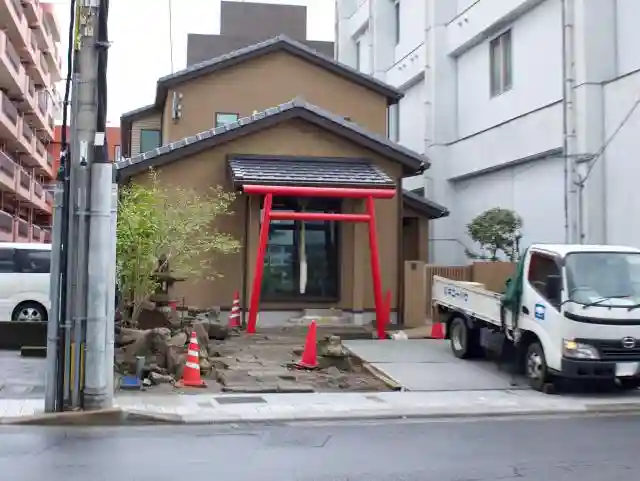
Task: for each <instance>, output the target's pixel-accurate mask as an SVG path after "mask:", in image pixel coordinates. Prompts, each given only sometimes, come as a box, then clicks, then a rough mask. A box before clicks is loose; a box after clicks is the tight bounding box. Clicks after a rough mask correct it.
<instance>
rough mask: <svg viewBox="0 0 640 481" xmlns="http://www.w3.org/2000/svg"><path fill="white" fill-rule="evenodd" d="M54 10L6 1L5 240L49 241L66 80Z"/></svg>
mask: <svg viewBox="0 0 640 481" xmlns="http://www.w3.org/2000/svg"><path fill="white" fill-rule="evenodd" d="M59 42H60V30H59V27H58V25H57V23H56V19H55V17H54V13H53V6H52V5H50V4H46V3H40V2H39V1H38V0H22V1H20V0H0V241H2V242H7V241H8V242H12V241H16V242H49V241H50V230H49V226H50V225H51V213H52V201H53V198H52V195H51V194H50V193H49V192H48V191H47V188H46V186H47V184H49V183H50V182H51V180H52V179H53V158H52V156H51V155H50V154H49V153H48V152H47V145H48V144H49V143H50V142H51V140H52V139H53V129H54V119H55V117H56V115H57V110H58V107H59V99H58V94H57V92H56V90H55V82H57V81H59V80H60V79H61V78H62V60H61V56H60V53H59V51H58V45H59Z"/></svg>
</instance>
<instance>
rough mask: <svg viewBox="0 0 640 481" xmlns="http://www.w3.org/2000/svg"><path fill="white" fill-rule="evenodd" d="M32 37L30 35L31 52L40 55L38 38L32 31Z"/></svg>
mask: <svg viewBox="0 0 640 481" xmlns="http://www.w3.org/2000/svg"><path fill="white" fill-rule="evenodd" d="M30 32H31V35H29V43H30V44H31V50H33V53H34V54H37V53H38V39H37V38H36V36H35V35H34V34H33V31H31V30H30Z"/></svg>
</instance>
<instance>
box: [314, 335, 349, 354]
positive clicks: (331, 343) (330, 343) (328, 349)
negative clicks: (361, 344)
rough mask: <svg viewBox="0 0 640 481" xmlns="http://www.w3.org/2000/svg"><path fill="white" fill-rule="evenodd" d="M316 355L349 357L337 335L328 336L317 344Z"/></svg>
mask: <svg viewBox="0 0 640 481" xmlns="http://www.w3.org/2000/svg"><path fill="white" fill-rule="evenodd" d="M318 355H320V356H325V357H349V351H347V349H346V348H345V347H344V346H343V345H342V341H341V340H340V337H339V336H329V337H327V338H326V339H325V340H324V341H322V343H320V345H319V346H318Z"/></svg>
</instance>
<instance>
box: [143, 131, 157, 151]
mask: <svg viewBox="0 0 640 481" xmlns="http://www.w3.org/2000/svg"><path fill="white" fill-rule="evenodd" d="M158 147H160V131H159V130H148V129H142V130H141V131H140V153H141V154H143V153H145V152H149V151H150V150H153V149H157V148H158Z"/></svg>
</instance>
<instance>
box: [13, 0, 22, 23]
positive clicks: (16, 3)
mask: <svg viewBox="0 0 640 481" xmlns="http://www.w3.org/2000/svg"><path fill="white" fill-rule="evenodd" d="M11 3H12V4H13V10H14V11H15V13H16V16H17V17H18V19H19V20H22V17H23V16H24V10H23V9H22V2H20V0H11Z"/></svg>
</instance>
